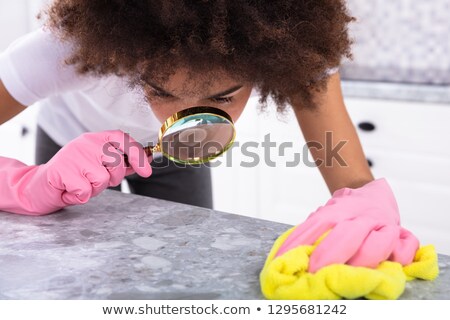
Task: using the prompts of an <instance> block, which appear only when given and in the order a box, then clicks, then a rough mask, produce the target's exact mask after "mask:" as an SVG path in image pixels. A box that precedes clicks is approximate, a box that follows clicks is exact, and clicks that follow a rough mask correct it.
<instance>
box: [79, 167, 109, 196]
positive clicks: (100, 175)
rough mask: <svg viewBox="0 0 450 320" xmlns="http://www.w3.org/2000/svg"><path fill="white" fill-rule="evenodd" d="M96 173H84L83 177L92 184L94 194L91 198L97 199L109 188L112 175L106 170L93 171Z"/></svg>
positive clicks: (97, 169)
mask: <svg viewBox="0 0 450 320" xmlns="http://www.w3.org/2000/svg"><path fill="white" fill-rule="evenodd" d="M93 171H94V172H95V173H92V172H91V171H87V172H86V173H83V175H84V176H85V177H86V178H87V179H88V180H89V182H90V183H91V188H92V194H91V197H95V196H97V195H98V194H100V193H101V192H102V191H103V190H105V189H106V188H108V186H109V185H110V180H111V175H110V174H109V172H108V170H106V168H104V167H102V168H96V170H93Z"/></svg>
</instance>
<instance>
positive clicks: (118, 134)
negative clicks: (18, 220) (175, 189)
mask: <svg viewBox="0 0 450 320" xmlns="http://www.w3.org/2000/svg"><path fill="white" fill-rule="evenodd" d="M124 154H126V155H127V156H128V163H129V165H130V167H127V165H126V164H125V161H124ZM149 160H150V159H149V158H148V156H147V155H146V154H145V152H144V150H143V149H142V146H140V144H138V143H137V142H136V141H135V140H134V139H132V138H131V137H130V136H129V135H127V134H125V133H123V132H122V131H120V130H115V131H104V132H99V133H85V134H83V135H81V136H80V137H78V138H76V139H75V140H73V141H71V142H70V143H69V144H67V145H66V146H64V147H63V148H62V149H61V150H60V151H59V152H58V153H57V154H56V155H55V156H54V157H53V158H52V159H50V161H49V162H48V163H46V164H44V165H40V166H26V165H25V164H23V163H21V162H20V161H17V160H14V159H8V158H3V157H0V210H4V211H8V212H13V213H20V214H28V215H40V214H46V213H50V212H54V211H56V210H59V209H61V208H63V207H66V206H68V205H76V204H83V203H86V202H87V201H88V200H89V199H90V198H91V197H94V196H96V195H98V194H99V193H100V192H102V191H103V190H105V189H106V188H107V187H110V186H117V185H119V184H120V183H121V181H122V179H123V178H124V177H125V176H126V175H129V174H132V173H134V172H136V173H137V174H139V175H140V176H142V177H149V176H150V175H151V173H152V168H151V167H150V161H149Z"/></svg>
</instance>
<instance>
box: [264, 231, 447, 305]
mask: <svg viewBox="0 0 450 320" xmlns="http://www.w3.org/2000/svg"><path fill="white" fill-rule="evenodd" d="M293 230H294V228H291V229H289V230H288V231H286V232H285V233H283V234H282V235H281V236H280V237H278V239H277V240H276V241H275V243H274V245H273V247H272V249H271V250H270V253H269V255H268V257H267V259H266V262H265V264H264V268H263V270H262V271H261V274H260V283H261V290H262V293H263V294H264V296H265V297H266V298H267V299H282V300H290V299H300V300H304V299H305V300H306V299H312V300H322V299H356V298H362V297H364V298H367V299H397V298H398V297H399V296H400V295H401V294H402V293H403V291H404V290H405V284H406V281H407V280H412V279H416V278H417V279H423V280H434V279H435V278H436V277H437V276H438V274H439V268H438V260H437V254H436V251H435V249H434V246H432V245H428V246H424V247H421V248H420V249H419V250H417V252H416V256H415V258H414V261H413V262H412V263H411V264H409V265H407V266H405V267H402V265H401V264H400V263H397V262H392V261H383V262H382V263H380V264H379V265H378V267H377V268H375V269H372V268H365V267H354V266H350V265H346V264H333V265H329V266H326V267H323V268H322V269H320V270H318V271H317V272H316V273H309V272H307V270H308V263H309V256H310V255H311V253H312V252H313V250H314V249H315V247H316V246H317V245H318V243H319V242H320V241H321V240H322V239H323V238H324V236H325V235H324V236H323V237H322V238H321V239H319V240H318V241H317V243H315V244H314V245H312V246H300V247H297V248H295V249H292V250H289V251H288V252H286V253H285V254H283V255H281V256H279V257H277V258H275V259H274V256H275V254H276V252H277V251H278V249H279V248H280V246H281V244H282V243H283V242H284V241H285V240H286V238H287V237H288V236H289V234H290V233H291V232H292V231H293Z"/></svg>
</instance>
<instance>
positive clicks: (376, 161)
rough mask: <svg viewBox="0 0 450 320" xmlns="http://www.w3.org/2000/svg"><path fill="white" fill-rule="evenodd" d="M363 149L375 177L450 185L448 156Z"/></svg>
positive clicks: (449, 159) (449, 160)
mask: <svg viewBox="0 0 450 320" xmlns="http://www.w3.org/2000/svg"><path fill="white" fill-rule="evenodd" d="M364 151H365V154H366V156H367V159H369V160H370V162H371V163H372V171H373V173H374V175H375V176H377V177H386V178H396V179H402V180H404V181H414V182H418V183H422V184H429V185H436V186H438V185H439V186H448V187H450V157H437V156H430V155H428V154H418V153H412V152H399V151H389V150H387V151H386V150H385V149H381V148H377V147H366V148H365V149H364ZM449 209H450V208H449Z"/></svg>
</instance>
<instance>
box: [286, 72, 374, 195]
mask: <svg viewBox="0 0 450 320" xmlns="http://www.w3.org/2000/svg"><path fill="white" fill-rule="evenodd" d="M293 109H294V111H295V114H296V117H297V120H298V123H299V124H300V128H301V130H302V132H303V135H304V137H305V140H306V141H307V142H312V141H315V142H314V143H312V144H311V145H309V150H310V152H311V154H312V156H313V158H314V160H315V161H316V164H317V166H318V167H319V170H320V172H321V174H322V176H323V178H324V179H325V182H326V184H327V186H328V189H329V190H330V192H331V193H333V192H334V191H336V190H338V189H340V188H343V187H349V188H358V187H361V186H363V185H365V184H366V183H368V182H370V181H372V180H374V178H373V176H372V173H371V171H370V169H369V165H368V164H367V160H366V157H365V155H364V152H363V150H362V147H361V143H360V141H359V138H358V135H357V134H356V130H355V128H354V126H353V124H352V121H351V120H350V117H349V115H348V113H347V110H346V108H345V104H344V100H343V97H342V92H341V82H340V77H339V73H335V74H333V75H331V76H330V77H329V80H328V85H327V90H326V93H325V95H324V97H323V99H322V100H321V103H320V105H319V106H318V108H317V109H315V110H308V109H306V108H303V109H302V108H298V107H295V106H294V108H293ZM326 132H331V137H332V141H329V140H330V139H329V138H328V139H327V138H326V136H327V135H326ZM327 140H328V141H327ZM341 141H347V142H345V144H344V142H341ZM316 142H318V143H319V144H320V147H319V144H317V143H316ZM339 144H341V145H342V147H341V148H339V147H340V145H339ZM333 149H334V156H335V157H334V159H332V157H333ZM336 154H338V155H339V156H340V158H342V159H339V157H336ZM327 159H328V161H327ZM330 159H331V160H332V161H330ZM338 159H339V160H343V161H337V160H338ZM327 162H328V163H327ZM339 162H340V163H339ZM344 162H345V164H344Z"/></svg>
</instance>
